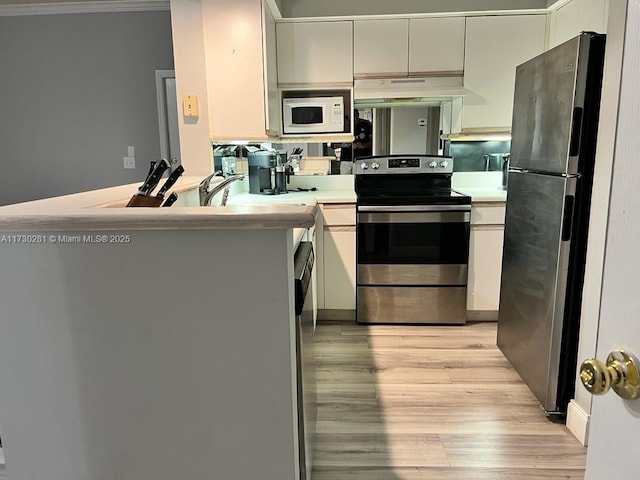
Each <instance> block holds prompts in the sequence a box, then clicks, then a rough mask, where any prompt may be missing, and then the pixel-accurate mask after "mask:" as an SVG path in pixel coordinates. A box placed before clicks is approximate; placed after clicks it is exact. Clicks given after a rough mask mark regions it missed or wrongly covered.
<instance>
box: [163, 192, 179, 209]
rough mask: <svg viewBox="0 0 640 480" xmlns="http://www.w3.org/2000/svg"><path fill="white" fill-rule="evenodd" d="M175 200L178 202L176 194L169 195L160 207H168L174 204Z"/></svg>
mask: <svg viewBox="0 0 640 480" xmlns="http://www.w3.org/2000/svg"><path fill="white" fill-rule="evenodd" d="M176 200H178V194H177V193H176V192H173V193H172V194H171V195H169V196H168V197H167V199H166V200H165V201H164V203H163V204H162V206H163V207H170V206H171V205H173V204H174V203H176Z"/></svg>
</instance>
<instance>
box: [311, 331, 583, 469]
mask: <svg viewBox="0 0 640 480" xmlns="http://www.w3.org/2000/svg"><path fill="white" fill-rule="evenodd" d="M495 339H496V323H494V322H481V323H470V324H467V325H465V326H460V327H457V326H359V325H356V324H351V323H321V324H318V327H317V329H316V340H317V341H316V351H315V354H316V360H317V366H318V372H317V381H318V423H317V429H318V434H317V439H316V442H317V443H316V451H315V461H314V463H315V465H316V467H315V469H314V473H313V480H365V479H366V480H429V479H434V480H454V479H455V480H467V479H468V480H471V479H473V480H539V479H546V480H550V479H551V480H555V479H571V480H578V479H581V480H582V479H583V478H584V465H585V454H586V449H585V448H584V447H582V446H581V445H580V444H579V443H578V441H577V440H575V438H574V437H573V436H572V435H571V434H570V433H569V431H568V430H567V429H566V427H565V426H564V425H562V424H557V423H552V422H550V421H549V420H548V419H547V418H546V417H545V415H544V412H543V411H542V409H541V408H540V406H539V404H538V402H537V400H536V399H535V398H534V396H533V395H532V394H531V392H530V391H529V390H528V388H527V387H526V386H525V385H524V383H523V382H522V381H521V380H520V378H519V376H518V375H517V373H515V371H514V370H513V369H512V368H511V366H510V365H509V363H508V362H507V361H506V359H505V358H504V357H503V356H502V354H501V353H500V351H499V350H498V348H497V347H496V340H495Z"/></svg>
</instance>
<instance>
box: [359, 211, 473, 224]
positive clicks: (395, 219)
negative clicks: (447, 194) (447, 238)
mask: <svg viewBox="0 0 640 480" xmlns="http://www.w3.org/2000/svg"><path fill="white" fill-rule="evenodd" d="M470 217H471V213H470V212H359V213H358V217H357V220H356V221H357V222H358V223H359V224H364V223H382V224H388V223H469V220H470Z"/></svg>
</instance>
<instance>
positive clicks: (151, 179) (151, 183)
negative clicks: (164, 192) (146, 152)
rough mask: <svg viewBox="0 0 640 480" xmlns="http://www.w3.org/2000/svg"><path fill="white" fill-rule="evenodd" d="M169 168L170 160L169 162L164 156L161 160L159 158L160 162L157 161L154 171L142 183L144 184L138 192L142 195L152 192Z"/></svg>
mask: <svg viewBox="0 0 640 480" xmlns="http://www.w3.org/2000/svg"><path fill="white" fill-rule="evenodd" d="M168 168H169V162H167V161H166V160H165V159H164V158H161V159H160V160H158V163H156V165H155V167H154V169H153V172H151V175H149V176H148V177H147V179H146V180H145V182H144V183H143V184H142V186H141V187H140V189H139V190H138V193H139V194H140V195H149V194H151V192H152V191H153V189H154V188H156V186H157V185H158V183H159V182H160V179H161V178H162V175H163V174H164V172H165V171H166V170H167V169H168Z"/></svg>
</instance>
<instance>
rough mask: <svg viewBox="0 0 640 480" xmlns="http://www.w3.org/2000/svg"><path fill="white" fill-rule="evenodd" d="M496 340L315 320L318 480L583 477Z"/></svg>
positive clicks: (576, 447) (485, 332)
mask: <svg viewBox="0 0 640 480" xmlns="http://www.w3.org/2000/svg"><path fill="white" fill-rule="evenodd" d="M495 337H496V324H495V323H490V322H486V323H471V324H468V325H465V326H463V327H451V326H447V327H435V326H419V327H418V326H416V327H413V326H359V325H355V324H351V323H334V324H326V323H322V324H319V325H318V328H317V330H316V352H315V353H316V360H317V363H318V372H317V381H318V424H317V427H318V434H317V448H316V457H315V463H316V465H317V466H316V468H315V470H314V473H313V480H542V479H544V480H556V479H571V480H578V479H580V480H582V479H583V478H584V464H585V453H586V449H585V448H583V447H582V446H580V444H579V443H578V442H577V441H576V440H575V439H574V438H573V436H572V435H571V434H570V433H569V432H568V431H567V429H566V427H565V426H564V425H560V424H556V423H552V422H550V421H548V420H547V419H546V417H545V416H544V413H543V412H542V410H541V408H540V407H539V405H538V402H537V401H536V399H535V398H534V397H533V395H532V394H531V393H530V392H529V390H528V389H527V387H526V386H525V385H524V384H523V383H522V381H521V380H520V378H519V377H518V375H517V374H516V373H515V372H514V371H513V369H512V368H511V366H510V365H509V363H508V362H507V361H506V360H505V359H504V357H503V356H502V354H501V353H500V351H499V350H498V349H497V347H496V346H495ZM6 478H7V477H6V472H5V470H4V469H3V468H2V467H0V480H6Z"/></svg>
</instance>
